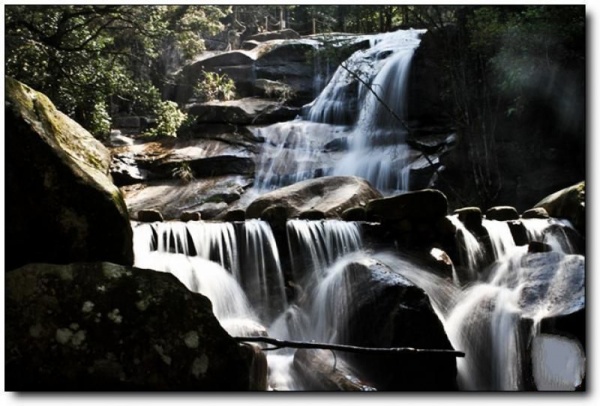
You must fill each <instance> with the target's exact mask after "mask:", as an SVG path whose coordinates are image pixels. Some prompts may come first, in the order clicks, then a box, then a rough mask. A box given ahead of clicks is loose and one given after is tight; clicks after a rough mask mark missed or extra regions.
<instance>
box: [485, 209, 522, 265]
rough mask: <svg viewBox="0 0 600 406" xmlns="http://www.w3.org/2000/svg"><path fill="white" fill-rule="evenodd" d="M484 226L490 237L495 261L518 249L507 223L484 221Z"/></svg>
mask: <svg viewBox="0 0 600 406" xmlns="http://www.w3.org/2000/svg"><path fill="white" fill-rule="evenodd" d="M482 225H483V228H485V229H486V230H487V232H488V234H489V236H490V242H491V244H492V249H493V250H494V258H495V259H500V258H502V257H503V256H504V255H506V254H507V253H508V252H509V251H510V250H512V249H513V248H514V247H516V244H515V240H514V239H513V236H512V233H511V232H510V228H509V227H508V224H507V223H506V222H505V221H497V220H487V219H483V221H482Z"/></svg>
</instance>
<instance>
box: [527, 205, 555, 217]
mask: <svg viewBox="0 0 600 406" xmlns="http://www.w3.org/2000/svg"><path fill="white" fill-rule="evenodd" d="M521 217H522V218H524V219H547V218H550V215H549V214H548V212H547V211H546V209H544V208H543V207H536V208H534V209H529V210H525V211H524V212H523V214H521Z"/></svg>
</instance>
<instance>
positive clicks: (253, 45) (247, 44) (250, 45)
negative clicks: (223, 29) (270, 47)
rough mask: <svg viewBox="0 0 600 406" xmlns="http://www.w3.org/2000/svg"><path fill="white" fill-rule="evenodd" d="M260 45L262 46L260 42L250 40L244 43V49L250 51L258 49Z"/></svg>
mask: <svg viewBox="0 0 600 406" xmlns="http://www.w3.org/2000/svg"><path fill="white" fill-rule="evenodd" d="M259 45H260V42H258V41H255V40H248V41H244V42H242V49H245V50H247V51H249V50H251V49H254V48H256V47H257V46H259Z"/></svg>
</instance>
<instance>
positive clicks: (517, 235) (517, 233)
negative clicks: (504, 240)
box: [506, 220, 529, 245]
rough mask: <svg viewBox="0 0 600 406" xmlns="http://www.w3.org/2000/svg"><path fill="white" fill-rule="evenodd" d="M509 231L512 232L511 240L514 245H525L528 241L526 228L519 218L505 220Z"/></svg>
mask: <svg viewBox="0 0 600 406" xmlns="http://www.w3.org/2000/svg"><path fill="white" fill-rule="evenodd" d="M506 223H507V224H508V228H509V229H510V233H511V234H512V237H513V240H514V241H515V244H516V245H527V244H528V243H529V236H528V235H527V228H526V227H525V225H524V224H523V222H522V221H520V220H509V221H507V222H506Z"/></svg>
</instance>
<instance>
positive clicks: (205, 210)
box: [198, 202, 228, 220]
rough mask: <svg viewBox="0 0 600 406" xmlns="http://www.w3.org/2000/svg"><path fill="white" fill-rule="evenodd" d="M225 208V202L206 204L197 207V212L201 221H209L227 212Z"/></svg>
mask: <svg viewBox="0 0 600 406" xmlns="http://www.w3.org/2000/svg"><path fill="white" fill-rule="evenodd" d="M227 207H228V205H227V203H225V202H208V203H204V204H203V205H201V206H200V207H198V211H199V212H200V215H201V216H202V218H203V219H205V220H211V219H214V218H215V217H217V216H218V215H219V214H221V213H222V212H224V211H225V210H227Z"/></svg>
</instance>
